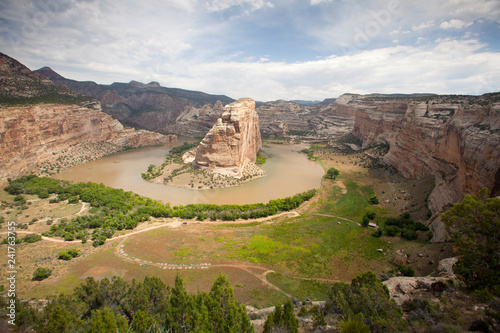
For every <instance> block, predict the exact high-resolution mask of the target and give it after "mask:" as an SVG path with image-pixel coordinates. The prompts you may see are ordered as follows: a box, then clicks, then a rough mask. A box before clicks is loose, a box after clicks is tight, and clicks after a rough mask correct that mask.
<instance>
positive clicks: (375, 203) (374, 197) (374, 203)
mask: <svg viewBox="0 0 500 333" xmlns="http://www.w3.org/2000/svg"><path fill="white" fill-rule="evenodd" d="M369 201H370V203H371V204H372V205H378V204H379V201H378V198H377V197H376V196H373V197H370V199H369Z"/></svg>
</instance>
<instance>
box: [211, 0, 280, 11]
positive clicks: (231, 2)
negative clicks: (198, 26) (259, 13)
mask: <svg viewBox="0 0 500 333" xmlns="http://www.w3.org/2000/svg"><path fill="white" fill-rule="evenodd" d="M205 6H206V8H207V9H208V11H211V12H216V11H221V10H225V9H228V8H231V7H238V6H244V7H248V8H250V10H251V11H254V10H259V9H262V8H265V7H268V8H272V7H273V6H274V5H273V4H272V3H271V2H269V1H266V0H210V1H208V2H206V4H205Z"/></svg>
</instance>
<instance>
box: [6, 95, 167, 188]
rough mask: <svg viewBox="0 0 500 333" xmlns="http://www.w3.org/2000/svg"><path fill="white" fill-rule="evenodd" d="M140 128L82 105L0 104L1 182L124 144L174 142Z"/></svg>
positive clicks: (97, 107)
mask: <svg viewBox="0 0 500 333" xmlns="http://www.w3.org/2000/svg"><path fill="white" fill-rule="evenodd" d="M174 138H175V137H173V136H165V135H162V134H159V133H153V132H149V131H145V130H139V131H136V130H134V129H132V128H129V129H125V128H123V125H122V124H121V123H120V122H119V121H118V120H116V119H113V118H111V117H110V116H109V115H107V114H105V113H104V112H102V111H101V109H100V105H99V103H98V102H96V103H94V104H92V105H87V106H79V105H57V104H37V105H33V106H19V107H4V108H0V170H1V172H0V180H1V181H5V180H6V179H7V178H16V177H19V176H21V175H24V174H29V173H37V174H53V173H57V172H58V171H61V170H64V169H66V168H69V167H72V166H74V165H76V164H78V163H82V162H86V161H88V160H93V159H97V158H100V157H102V156H104V155H108V154H110V153H114V152H117V151H120V150H123V149H124V148H129V147H139V146H149V145H158V144H163V143H165V142H167V141H170V140H173V139H174Z"/></svg>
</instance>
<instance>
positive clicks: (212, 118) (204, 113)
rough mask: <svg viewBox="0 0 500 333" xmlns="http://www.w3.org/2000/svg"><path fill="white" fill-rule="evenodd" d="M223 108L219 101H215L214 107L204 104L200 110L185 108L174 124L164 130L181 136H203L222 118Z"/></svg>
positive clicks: (192, 107)
mask: <svg viewBox="0 0 500 333" xmlns="http://www.w3.org/2000/svg"><path fill="white" fill-rule="evenodd" d="M223 108H224V106H223V105H222V102H221V101H217V102H216V103H215V104H214V105H211V104H205V105H203V106H202V107H201V108H197V107H194V106H186V107H185V108H184V112H182V113H181V114H180V115H179V116H178V117H177V119H176V120H175V122H174V123H173V124H168V125H165V128H164V130H165V132H169V133H175V134H178V135H182V136H189V137H200V136H204V135H205V134H207V132H208V131H209V130H210V129H211V128H212V126H213V125H214V123H215V122H216V121H217V119H218V118H220V117H221V116H222V112H224V111H223Z"/></svg>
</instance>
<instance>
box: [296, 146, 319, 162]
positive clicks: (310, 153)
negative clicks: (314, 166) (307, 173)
mask: <svg viewBox="0 0 500 333" xmlns="http://www.w3.org/2000/svg"><path fill="white" fill-rule="evenodd" d="M300 152H301V153H304V154H306V155H307V158H308V159H310V160H312V161H315V160H317V159H318V158H317V157H316V156H314V153H313V152H312V151H311V150H310V149H307V148H305V149H302V150H301V151H300Z"/></svg>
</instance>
